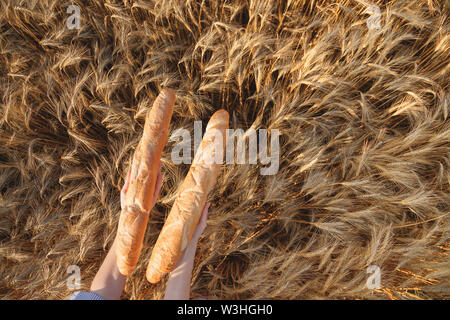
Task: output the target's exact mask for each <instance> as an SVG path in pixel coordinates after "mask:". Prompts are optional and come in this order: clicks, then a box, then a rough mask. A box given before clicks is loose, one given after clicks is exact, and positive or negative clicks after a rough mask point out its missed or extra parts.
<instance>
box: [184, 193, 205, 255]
mask: <svg viewBox="0 0 450 320" xmlns="http://www.w3.org/2000/svg"><path fill="white" fill-rule="evenodd" d="M210 205H211V202H207V203H206V204H205V207H204V208H203V211H202V215H201V216H200V219H199V221H198V224H197V227H196V228H195V231H194V234H193V235H192V238H191V241H189V243H188V245H187V246H186V249H185V250H184V252H185V251H186V250H187V248H188V247H194V248H196V247H197V242H198V240H199V239H200V236H201V235H202V233H203V231H204V230H205V228H206V220H207V219H208V209H209V206H210ZM184 252H183V253H184ZM183 253H182V255H183ZM194 253H195V251H194Z"/></svg>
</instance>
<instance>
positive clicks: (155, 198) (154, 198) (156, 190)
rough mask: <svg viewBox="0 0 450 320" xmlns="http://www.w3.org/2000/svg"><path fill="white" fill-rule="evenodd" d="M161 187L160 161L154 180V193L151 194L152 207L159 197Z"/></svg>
mask: <svg viewBox="0 0 450 320" xmlns="http://www.w3.org/2000/svg"><path fill="white" fill-rule="evenodd" d="M161 186H162V174H161V161H160V162H159V168H158V177H157V178H156V185H155V192H154V193H153V202H152V207H153V206H154V205H155V203H156V201H157V200H158V197H159V192H160V191H161Z"/></svg>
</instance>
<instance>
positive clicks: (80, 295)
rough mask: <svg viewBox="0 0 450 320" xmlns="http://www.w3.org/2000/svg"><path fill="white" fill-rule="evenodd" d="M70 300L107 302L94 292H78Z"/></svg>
mask: <svg viewBox="0 0 450 320" xmlns="http://www.w3.org/2000/svg"><path fill="white" fill-rule="evenodd" d="M69 300H105V299H103V298H102V297H100V296H99V295H98V294H95V293H92V292H84V291H77V292H74V294H73V295H72V296H71V297H70V298H69Z"/></svg>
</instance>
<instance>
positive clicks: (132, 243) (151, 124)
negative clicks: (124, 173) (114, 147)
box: [116, 88, 175, 275]
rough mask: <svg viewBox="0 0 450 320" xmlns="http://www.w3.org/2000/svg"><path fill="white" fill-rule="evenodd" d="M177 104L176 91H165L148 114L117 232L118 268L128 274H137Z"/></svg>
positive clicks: (135, 154)
mask: <svg viewBox="0 0 450 320" xmlns="http://www.w3.org/2000/svg"><path fill="white" fill-rule="evenodd" d="M174 104H175V93H174V92H173V90H171V89H168V88H166V89H163V90H162V91H161V92H160V94H159V95H158V97H157V98H156V100H155V102H154V103H153V107H152V109H151V110H150V111H149V112H148V113H147V116H146V119H145V125H144V132H143V135H142V138H141V140H140V141H139V144H138V146H137V148H136V151H135V152H134V156H133V160H132V164H131V173H130V177H129V185H128V189H127V192H126V195H125V197H124V203H122V211H121V213H120V218H119V226H118V230H117V247H116V254H117V266H118V268H119V271H120V272H121V273H122V274H124V275H128V274H130V273H131V272H133V270H134V268H135V267H136V264H137V261H138V259H139V255H140V252H141V249H142V241H143V238H144V234H145V230H146V228H147V222H148V217H149V213H150V209H151V208H150V207H151V203H152V200H153V194H154V192H155V185H156V179H157V176H158V168H159V163H160V159H161V154H162V151H163V148H164V145H165V144H166V141H167V135H168V131H169V124H170V119H171V117H172V112H173V106H174Z"/></svg>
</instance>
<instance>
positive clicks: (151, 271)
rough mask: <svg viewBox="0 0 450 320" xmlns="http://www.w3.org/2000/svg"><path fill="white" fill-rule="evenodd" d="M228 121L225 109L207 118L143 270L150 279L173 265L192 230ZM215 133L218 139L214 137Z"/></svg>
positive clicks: (211, 180)
mask: <svg viewBox="0 0 450 320" xmlns="http://www.w3.org/2000/svg"><path fill="white" fill-rule="evenodd" d="M228 121H229V116H228V112H226V111H225V110H219V111H217V112H215V113H214V114H213V116H212V117H211V119H210V120H209V122H208V125H207V127H206V132H205V135H204V137H203V139H202V142H201V144H200V147H199V148H198V151H197V152H196V154H195V157H194V161H193V162H192V165H191V167H190V169H189V172H188V174H187V176H186V178H185V180H184V182H183V184H182V185H181V187H180V190H179V192H178V194H177V198H176V199H175V203H174V205H173V207H172V209H171V211H170V213H169V215H168V217H167V220H166V222H165V224H164V226H163V228H162V230H161V233H160V234H159V237H158V240H157V241H156V244H155V246H154V248H153V251H152V255H151V257H150V261H149V264H148V267H147V272H146V277H147V280H148V281H149V282H151V283H157V282H159V280H161V278H162V277H163V276H164V274H166V273H168V272H170V271H172V270H173V269H174V268H175V266H176V264H177V263H178V260H179V258H180V255H181V252H182V251H183V250H184V249H185V248H186V246H187V244H188V243H189V241H190V240H191V238H192V236H193V234H194V231H195V228H196V227H197V224H198V221H199V219H200V216H201V213H202V211H203V207H204V206H205V203H206V198H207V196H208V193H209V192H210V191H211V190H212V189H213V187H214V185H215V183H216V179H217V175H218V173H219V170H220V167H221V163H222V161H223V154H224V146H225V130H226V129H228ZM219 136H220V137H221V139H218V138H217V137H219Z"/></svg>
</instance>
